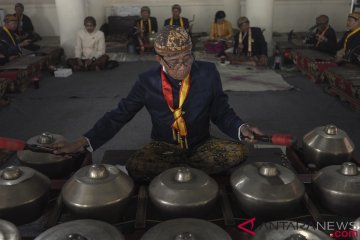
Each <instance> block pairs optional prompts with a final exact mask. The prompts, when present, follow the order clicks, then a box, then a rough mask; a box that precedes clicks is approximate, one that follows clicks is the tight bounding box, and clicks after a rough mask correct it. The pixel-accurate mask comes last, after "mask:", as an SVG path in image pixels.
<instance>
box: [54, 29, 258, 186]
mask: <svg viewBox="0 0 360 240" xmlns="http://www.w3.org/2000/svg"><path fill="white" fill-rule="evenodd" d="M154 48H155V51H156V54H157V55H156V60H157V61H158V62H159V66H157V67H154V68H152V69H150V70H148V71H146V72H144V73H141V74H140V75H139V77H138V80H137V81H136V82H135V84H134V86H133V87H132V89H131V90H130V93H129V94H128V95H127V96H126V97H125V98H123V99H122V100H121V101H120V102H119V104H118V105H117V107H116V108H115V109H113V110H112V111H110V112H107V113H105V115H104V116H103V117H102V118H101V119H100V120H98V121H97V123H96V124H95V126H94V127H93V128H92V129H90V130H89V131H88V132H86V133H85V134H84V135H83V136H82V137H80V138H79V139H77V140H75V141H74V142H72V143H59V144H54V145H53V147H54V148H57V149H58V150H57V151H55V154H60V153H71V152H77V151H80V150H81V149H83V148H84V147H85V148H87V149H88V150H90V151H92V150H95V149H97V148H99V147H100V146H102V145H103V144H105V143H106V142H107V141H109V140H110V139H111V138H112V137H114V135H115V134H116V133H118V132H119V131H120V129H121V128H122V127H123V126H124V125H125V124H126V123H128V122H129V121H130V120H131V119H132V118H133V117H134V116H135V115H136V113H138V112H139V111H140V110H141V109H142V108H143V107H145V108H146V109H147V111H148V112H149V114H150V117H151V123H152V130H151V139H152V140H151V142H150V143H148V144H147V145H145V146H144V147H143V148H142V149H140V150H138V151H137V152H136V153H135V154H134V155H133V156H132V157H131V158H130V159H129V160H128V161H127V163H126V168H127V170H128V172H129V174H130V176H132V177H133V178H134V179H135V180H138V179H141V180H151V179H152V178H153V177H155V176H156V175H157V174H159V173H161V172H162V171H165V170H167V169H169V168H172V167H176V166H183V165H187V166H191V167H194V168H199V169H201V170H203V171H205V172H207V173H208V174H217V173H222V172H224V171H227V170H229V169H230V168H232V167H235V166H237V165H239V164H240V163H241V162H243V161H244V160H245V158H246V155H247V148H246V145H244V143H243V142H242V141H244V140H245V141H249V142H254V140H253V139H254V134H255V133H257V134H262V132H261V131H260V130H259V129H258V128H256V127H250V126H249V125H248V124H246V123H244V121H243V120H241V119H240V118H239V117H238V116H237V115H236V113H235V112H234V110H233V109H232V108H231V107H230V106H229V103H228V96H227V95H226V94H225V93H224V92H223V90H222V85H221V79H220V75H219V72H218V71H217V69H216V66H215V64H213V63H210V62H202V61H194V57H193V55H192V52H191V48H192V43H191V38H190V35H189V34H188V33H187V32H186V31H185V29H184V28H181V27H177V26H166V27H164V28H163V29H162V31H160V32H159V33H158V34H157V36H156V39H155V43H154ZM211 122H212V123H214V124H215V125H216V126H217V127H218V128H219V129H220V130H221V131H223V132H224V133H226V134H227V135H228V136H230V137H231V138H233V140H225V139H218V138H214V137H211V136H210V123H211ZM124 141H125V139H124Z"/></svg>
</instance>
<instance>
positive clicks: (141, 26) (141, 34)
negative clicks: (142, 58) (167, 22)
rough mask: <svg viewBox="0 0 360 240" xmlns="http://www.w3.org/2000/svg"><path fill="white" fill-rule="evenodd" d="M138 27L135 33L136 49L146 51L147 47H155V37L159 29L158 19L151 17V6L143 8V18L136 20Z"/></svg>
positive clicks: (136, 26) (141, 51)
mask: <svg viewBox="0 0 360 240" xmlns="http://www.w3.org/2000/svg"><path fill="white" fill-rule="evenodd" d="M134 28H135V29H136V31H135V33H134V42H135V47H136V49H138V50H139V52H140V53H144V51H145V48H147V49H153V48H154V47H153V38H154V37H155V36H154V35H155V33H156V32H157V31H158V24H157V20H156V18H154V17H150V8H149V7H147V6H144V7H142V8H141V18H140V19H139V20H137V21H136V22H135V27H134Z"/></svg>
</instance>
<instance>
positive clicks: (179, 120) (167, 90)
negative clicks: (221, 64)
mask: <svg viewBox="0 0 360 240" xmlns="http://www.w3.org/2000/svg"><path fill="white" fill-rule="evenodd" d="M161 82H162V90H163V95H164V97H165V100H166V102H167V104H168V106H169V109H170V111H171V112H172V113H173V116H174V122H173V124H172V125H171V128H172V130H173V139H174V140H175V141H178V143H179V144H180V145H181V148H186V149H187V148H188V143H187V135H188V134H187V128H186V124H185V120H184V118H183V116H182V114H183V113H182V105H183V103H184V102H185V99H186V97H187V95H188V93H189V90H190V74H189V75H187V76H186V78H185V79H183V80H182V81H181V87H180V92H179V107H178V108H176V109H175V108H174V104H173V95H172V88H171V85H170V83H169V80H168V79H167V77H166V75H165V73H164V71H163V70H161Z"/></svg>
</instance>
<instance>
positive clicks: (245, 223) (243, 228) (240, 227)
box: [237, 218, 256, 236]
mask: <svg viewBox="0 0 360 240" xmlns="http://www.w3.org/2000/svg"><path fill="white" fill-rule="evenodd" d="M255 219H256V218H252V219H250V220H246V221H245V222H243V223H240V224H239V225H237V227H238V229H240V230H243V231H244V232H246V233H248V234H250V235H252V236H255V232H254V231H252V230H253V229H254V225H255ZM249 223H250V224H251V225H250V229H247V228H245V227H244V226H245V225H247V224H249Z"/></svg>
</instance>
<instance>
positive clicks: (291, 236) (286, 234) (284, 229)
mask: <svg viewBox="0 0 360 240" xmlns="http://www.w3.org/2000/svg"><path fill="white" fill-rule="evenodd" d="M330 239H331V238H330V237H329V236H328V235H326V234H325V233H323V232H321V231H319V230H317V229H315V228H314V227H312V226H309V225H306V224H303V223H298V222H292V221H274V222H267V223H264V224H262V225H260V226H259V227H258V228H257V229H256V230H255V236H254V238H253V239H252V240H330Z"/></svg>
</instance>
